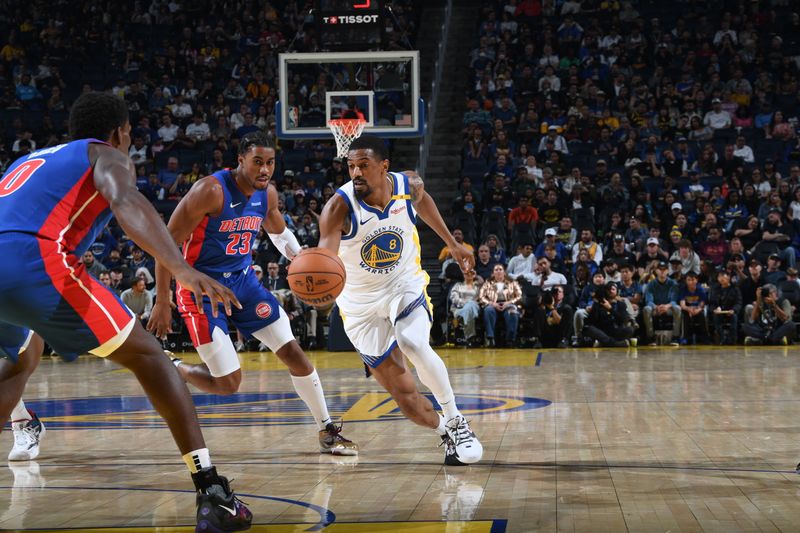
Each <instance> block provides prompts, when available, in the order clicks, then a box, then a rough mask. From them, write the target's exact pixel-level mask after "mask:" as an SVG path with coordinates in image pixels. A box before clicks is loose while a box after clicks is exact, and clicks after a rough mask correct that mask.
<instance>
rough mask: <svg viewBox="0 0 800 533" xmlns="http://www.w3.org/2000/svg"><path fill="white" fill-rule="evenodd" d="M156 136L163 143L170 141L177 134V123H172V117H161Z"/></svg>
mask: <svg viewBox="0 0 800 533" xmlns="http://www.w3.org/2000/svg"><path fill="white" fill-rule="evenodd" d="M158 136H159V137H160V138H161V140H162V141H164V142H165V143H170V142H172V141H174V140H175V137H177V136H178V125H177V124H173V123H172V117H170V116H169V115H164V118H162V119H161V127H160V128H158Z"/></svg>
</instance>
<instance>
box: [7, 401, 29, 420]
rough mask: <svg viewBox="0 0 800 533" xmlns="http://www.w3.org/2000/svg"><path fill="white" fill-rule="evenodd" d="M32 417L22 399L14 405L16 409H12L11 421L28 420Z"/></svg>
mask: <svg viewBox="0 0 800 533" xmlns="http://www.w3.org/2000/svg"><path fill="white" fill-rule="evenodd" d="M30 419H31V414H30V413H29V412H28V410H27V409H26V408H25V402H23V401H22V400H20V401H19V403H18V404H17V405H16V406H14V410H13V411H11V422H25V421H26V420H30Z"/></svg>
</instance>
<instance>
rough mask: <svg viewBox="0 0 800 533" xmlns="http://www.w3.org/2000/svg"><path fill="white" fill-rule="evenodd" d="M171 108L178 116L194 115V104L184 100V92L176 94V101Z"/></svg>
mask: <svg viewBox="0 0 800 533" xmlns="http://www.w3.org/2000/svg"><path fill="white" fill-rule="evenodd" d="M169 108H170V110H171V111H172V114H173V115H175V117H176V118H186V117H191V116H192V106H190V105H189V104H187V103H186V102H184V100H183V95H182V94H176V95H175V103H174V104H172V105H171V106H169Z"/></svg>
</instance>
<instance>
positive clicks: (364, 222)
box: [361, 217, 375, 224]
mask: <svg viewBox="0 0 800 533" xmlns="http://www.w3.org/2000/svg"><path fill="white" fill-rule="evenodd" d="M374 218H375V217H369V218H368V219H367V220H362V221H361V223H362V224H366V223H367V222H369V221H370V220H372V219H374Z"/></svg>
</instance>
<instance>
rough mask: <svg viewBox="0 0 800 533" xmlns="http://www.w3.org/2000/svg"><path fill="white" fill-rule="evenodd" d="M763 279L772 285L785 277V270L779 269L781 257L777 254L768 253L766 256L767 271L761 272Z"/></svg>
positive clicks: (777, 283)
mask: <svg viewBox="0 0 800 533" xmlns="http://www.w3.org/2000/svg"><path fill="white" fill-rule="evenodd" d="M763 277H764V281H765V282H767V283H771V284H772V285H775V286H777V285H779V284H780V283H781V282H782V281H783V280H785V279H786V272H784V271H783V270H781V257H780V256H779V255H778V254H770V256H769V257H768V258H767V271H766V272H764V273H763Z"/></svg>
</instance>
